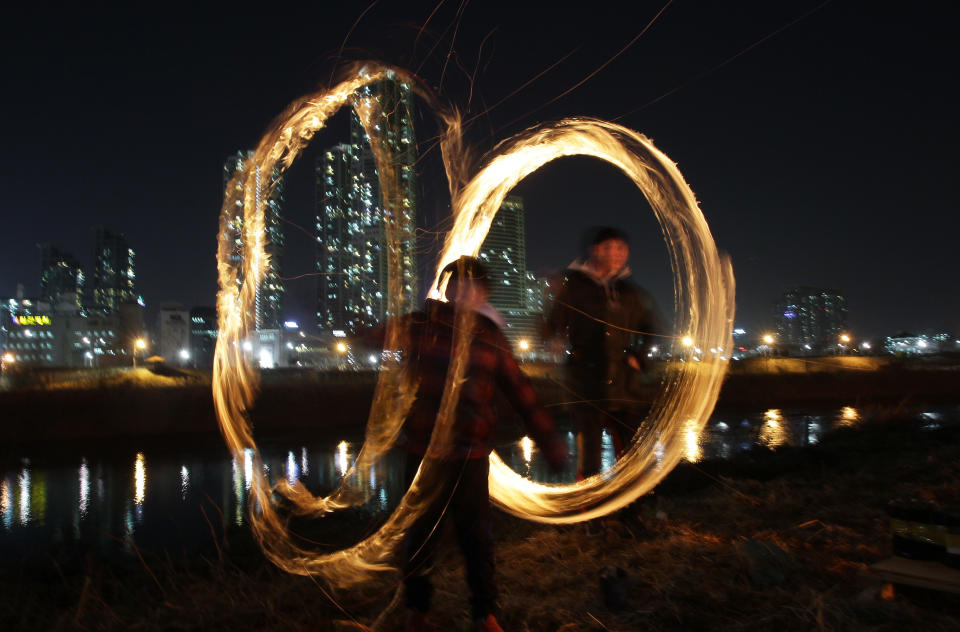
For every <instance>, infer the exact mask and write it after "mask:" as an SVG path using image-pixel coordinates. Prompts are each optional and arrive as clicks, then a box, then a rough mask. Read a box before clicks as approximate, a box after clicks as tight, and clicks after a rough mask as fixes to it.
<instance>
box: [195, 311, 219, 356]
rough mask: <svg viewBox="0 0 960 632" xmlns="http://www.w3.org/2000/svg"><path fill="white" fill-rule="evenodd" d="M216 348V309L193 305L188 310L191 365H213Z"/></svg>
mask: <svg viewBox="0 0 960 632" xmlns="http://www.w3.org/2000/svg"><path fill="white" fill-rule="evenodd" d="M216 348H217V310H216V309H214V308H213V307H194V308H193V309H191V310H190V361H191V363H192V364H193V366H197V367H211V366H213V355H214V352H215V351H216Z"/></svg>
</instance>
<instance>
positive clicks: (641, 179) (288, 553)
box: [213, 64, 733, 588]
mask: <svg viewBox="0 0 960 632" xmlns="http://www.w3.org/2000/svg"><path fill="white" fill-rule="evenodd" d="M384 80H390V81H396V82H401V83H403V84H406V85H408V86H411V87H412V88H413V89H414V90H415V91H416V92H417V94H419V95H420V96H421V97H423V98H424V99H426V100H427V101H428V102H429V103H430V104H431V105H432V106H433V107H434V108H435V110H436V111H437V113H438V116H439V117H440V119H441V121H442V123H443V125H444V133H443V135H442V138H441V148H442V150H443V159H444V164H445V167H446V171H447V177H448V180H449V185H450V190H451V198H452V201H453V213H454V218H455V225H454V228H453V230H452V231H451V233H450V234H449V235H448V237H447V241H446V245H445V247H444V250H443V253H442V255H441V257H440V260H439V262H438V266H437V271H438V272H437V277H438V281H440V279H439V270H441V269H442V268H443V267H444V265H446V264H447V263H448V262H450V261H453V260H455V259H456V258H457V257H459V256H460V255H463V254H471V255H475V254H476V253H477V252H478V251H479V249H480V245H481V244H482V242H483V240H484V238H485V236H486V234H487V231H488V230H489V227H490V223H491V221H492V219H493V216H494V215H495V213H496V212H497V210H498V209H499V207H500V204H501V202H502V201H503V199H504V197H505V196H506V195H507V193H508V192H509V191H510V190H511V189H512V188H513V187H514V186H515V185H516V184H517V183H518V182H519V181H520V180H522V179H523V178H524V177H526V176H527V175H529V174H530V173H532V172H533V171H535V170H537V169H539V168H540V167H541V166H543V165H544V164H546V163H548V162H550V161H552V160H554V159H556V158H559V157H563V156H574V155H585V156H594V157H596V158H600V159H602V160H605V161H607V162H609V163H611V164H613V165H615V166H616V167H618V168H619V169H621V170H622V171H624V173H626V174H627V175H628V176H629V177H630V178H631V179H633V181H634V182H635V183H636V184H637V186H638V187H639V188H640V189H641V191H642V192H643V193H644V195H645V196H646V198H647V200H648V201H649V202H650V205H651V206H652V208H653V210H654V213H655V214H656V216H657V219H658V220H659V222H660V225H661V227H662V229H663V233H664V238H665V240H666V243H667V248H668V252H669V254H670V261H671V266H672V268H673V271H674V293H675V297H674V300H675V306H676V310H675V311H676V313H677V314H678V316H677V318H678V322H677V323H676V330H677V331H678V332H682V335H683V336H689V337H690V338H692V340H693V341H695V344H696V346H698V347H702V348H704V349H708V348H709V349H711V350H713V351H714V352H713V353H712V354H707V355H706V356H705V357H703V358H702V361H701V362H687V363H684V364H680V365H678V366H676V367H674V368H672V369H671V371H670V373H669V375H668V379H667V381H666V386H665V388H664V390H663V392H662V394H661V395H660V397H659V398H658V399H657V401H656V402H655V403H654V405H653V407H652V409H651V412H650V415H649V417H648V419H647V422H646V423H645V424H644V428H643V432H642V433H641V434H638V436H637V437H636V440H635V441H634V443H633V445H632V447H631V448H630V449H629V451H628V452H627V453H626V454H625V456H624V458H623V459H622V460H620V461H619V462H618V463H617V464H616V465H615V466H614V468H613V469H612V470H611V471H609V472H607V473H605V474H603V475H597V476H593V477H590V478H588V479H586V480H585V481H582V482H580V483H577V484H574V485H543V484H538V483H535V482H532V481H529V480H527V479H524V478H521V477H520V476H519V475H518V474H516V473H515V472H513V471H512V470H511V469H510V468H508V467H507V466H506V465H505V464H504V463H503V461H502V460H500V458H499V457H498V456H497V455H496V453H493V454H492V455H491V457H490V458H491V470H490V490H491V495H492V496H493V498H494V500H495V502H496V503H497V504H498V505H500V506H501V507H502V508H504V509H505V510H507V511H510V512H511V513H513V514H515V515H517V516H520V517H524V518H528V519H532V520H538V521H542V522H578V521H581V520H586V519H590V518H593V517H597V516H601V515H604V514H607V513H609V512H611V511H613V510H615V509H617V508H619V507H622V506H624V505H625V504H627V503H629V502H631V501H633V500H634V499H636V498H637V497H639V496H640V495H642V494H644V493H645V492H647V491H649V490H650V489H651V488H653V487H654V486H655V485H656V484H657V483H658V482H659V481H660V480H661V479H662V478H663V477H664V476H665V475H666V474H667V473H668V472H669V471H670V469H672V468H673V466H674V465H675V464H676V463H677V462H678V461H679V459H680V458H682V456H683V454H684V451H685V450H686V449H687V448H688V445H687V444H688V439H689V435H690V433H691V432H693V431H695V432H697V433H699V431H700V430H701V429H702V428H703V425H704V424H705V423H706V421H707V418H708V417H709V414H710V412H711V411H712V409H713V405H714V403H715V402H716V398H717V394H718V392H719V388H720V383H721V381H722V378H723V374H724V372H725V369H726V360H725V355H726V354H728V353H729V351H730V349H731V344H732V339H731V331H732V319H733V274H732V270H731V267H730V264H729V261H728V260H727V259H726V258H724V257H721V256H720V255H719V253H718V252H717V250H716V246H715V245H714V243H713V239H712V237H711V235H710V231H709V229H708V227H707V224H706V221H705V219H704V217H703V215H702V214H701V213H700V210H699V209H698V207H697V203H696V200H695V199H694V196H693V193H692V192H691V191H690V189H689V187H688V186H687V185H686V183H685V182H684V181H683V177H682V176H681V175H680V172H679V171H678V170H677V169H676V166H675V165H674V164H673V163H672V162H670V160H669V159H668V158H667V157H666V156H665V155H664V154H662V153H661V152H660V151H658V150H657V149H656V148H654V147H653V144H652V143H651V142H650V141H649V140H647V139H646V138H645V137H643V136H641V135H639V134H637V133H635V132H633V131H631V130H629V129H626V128H624V127H620V126H618V125H614V124H612V123H608V122H604V121H598V120H589V119H569V120H564V121H561V122H559V123H554V124H550V125H544V126H542V127H540V128H538V129H534V130H531V131H528V132H525V133H523V134H521V135H519V136H517V137H515V138H514V139H511V140H510V141H509V142H507V143H505V144H502V145H501V146H500V147H498V148H497V150H495V152H494V153H493V155H492V157H491V158H490V159H489V160H488V161H487V162H486V164H485V165H484V167H483V169H482V170H481V171H480V172H479V173H478V174H477V175H476V176H475V177H473V178H472V179H471V180H470V181H469V183H466V184H464V183H465V182H466V180H467V178H466V174H465V173H464V169H465V167H464V165H465V160H464V153H463V150H462V146H461V137H460V119H459V116H458V115H457V113H456V112H446V111H442V110H440V109H439V107H438V106H437V105H436V103H435V101H434V100H433V97H432V95H431V94H429V93H427V92H425V91H424V90H422V89H421V88H420V87H419V86H418V85H417V82H416V80H415V78H414V77H412V76H411V75H409V74H408V73H406V72H404V71H401V70H396V69H389V68H387V67H385V66H380V65H374V64H368V65H367V66H365V67H364V68H362V69H361V70H359V71H357V72H356V73H355V74H354V75H353V76H352V77H351V78H350V79H348V80H346V81H344V82H343V83H341V84H339V85H337V86H336V87H334V88H333V89H331V90H329V91H324V92H321V93H318V94H315V95H312V96H310V97H308V98H305V99H303V100H302V101H299V102H297V103H294V104H293V105H292V106H291V107H290V108H289V109H288V111H287V112H286V113H284V115H282V116H281V117H280V118H278V122H277V123H276V124H275V125H274V126H273V128H272V129H271V130H270V131H269V132H268V133H267V134H266V135H265V136H264V138H263V139H262V140H261V142H260V144H259V146H258V147H257V149H256V151H255V153H254V155H253V157H252V158H251V159H250V160H248V161H247V162H246V164H245V165H244V166H243V169H241V170H240V171H239V172H238V173H237V174H236V175H235V176H234V178H233V179H232V180H231V181H230V182H229V183H228V185H227V191H226V196H225V200H224V205H223V209H222V212H221V225H222V226H224V227H226V226H228V225H231V224H233V225H240V226H242V231H243V232H242V239H241V240H240V243H239V244H237V243H235V242H234V238H233V235H232V234H231V232H230V231H228V230H222V231H221V233H220V243H219V248H218V253H217V256H218V271H219V282H220V292H219V293H218V296H217V311H218V316H219V327H220V335H219V337H218V339H217V348H216V355H215V359H214V372H213V396H214V404H215V407H216V411H217V417H218V420H219V422H220V428H221V431H222V433H223V435H224V438H225V440H226V443H227V445H228V447H229V448H230V450H231V451H232V452H233V454H234V456H235V458H237V459H238V460H239V461H243V459H244V458H245V456H246V458H248V459H250V458H251V457H250V455H251V454H252V462H253V468H252V474H253V476H252V483H251V487H250V493H251V496H252V498H253V501H254V502H251V503H250V525H251V528H252V530H253V531H254V533H255V535H256V537H257V539H258V540H259V542H260V544H261V546H262V548H263V550H264V552H265V554H266V555H267V557H268V558H269V559H270V560H271V561H273V562H274V563H275V564H277V565H278V566H280V567H281V568H283V569H285V570H287V571H289V572H291V573H297V574H305V575H307V574H309V575H318V576H321V577H323V578H325V579H326V580H327V581H328V584H329V585H330V586H332V587H341V588H344V587H349V586H353V585H356V584H357V583H359V582H361V581H363V580H365V579H367V578H369V577H370V575H371V573H373V572H374V571H380V570H388V569H391V568H392V567H391V566H390V561H391V558H392V555H393V551H394V549H395V548H396V544H397V543H398V541H399V539H400V538H401V537H402V535H403V533H404V531H405V530H406V528H407V527H408V526H409V525H410V524H411V523H412V522H413V520H414V519H415V518H416V517H417V516H418V515H420V513H421V512H422V511H423V510H424V508H425V507H427V506H428V505H429V504H430V503H432V502H437V501H442V500H443V499H437V498H434V496H435V494H433V493H432V492H431V490H433V489H435V488H436V487H437V486H436V485H432V484H431V480H434V479H435V478H436V476H438V475H439V474H438V471H437V467H436V466H437V464H438V462H439V460H440V459H442V458H443V456H444V454H445V452H446V450H447V448H448V446H450V445H451V437H452V434H451V433H452V426H453V417H454V410H455V408H456V405H457V401H458V398H459V386H460V384H461V383H462V378H463V375H464V373H465V365H466V359H467V349H468V348H469V345H470V339H469V334H468V333H463V334H460V333H458V334H457V336H456V339H455V341H454V346H453V349H454V351H453V354H452V355H451V363H450V369H449V372H448V376H447V382H446V386H445V390H444V395H443V399H442V401H441V406H440V411H439V413H438V416H437V422H436V425H435V427H434V433H433V437H432V440H431V445H430V449H429V450H428V453H427V456H426V457H425V458H424V460H423V462H422V463H421V466H420V469H419V471H418V472H417V475H416V477H415V478H414V480H413V482H412V484H411V486H410V488H409V490H408V491H407V493H406V495H405V496H404V497H403V499H402V500H401V502H400V504H399V506H398V507H397V508H396V510H394V512H393V514H392V515H391V516H390V517H389V518H388V520H387V521H386V523H385V524H384V526H383V527H382V528H381V529H380V531H378V532H377V533H375V534H374V535H372V536H370V537H369V538H367V539H365V540H363V541H361V542H359V543H357V544H356V545H354V546H352V547H350V548H347V549H344V550H341V551H337V552H334V553H328V554H320V553H318V552H316V551H313V550H309V549H305V548H303V547H301V546H300V545H299V544H298V543H297V542H296V541H295V540H294V537H293V536H292V535H291V533H290V532H289V531H288V530H287V528H286V525H285V521H284V518H283V516H282V515H281V514H280V513H279V512H278V505H277V502H276V498H277V496H282V497H284V498H285V499H286V501H287V502H286V503H285V504H286V505H287V506H288V507H289V511H291V512H294V513H296V514H298V515H305V516H313V517H321V516H324V515H326V514H328V513H331V512H334V511H337V510H339V509H343V508H345V507H349V506H356V505H359V504H362V503H364V502H366V501H367V500H368V499H369V494H370V491H369V488H368V487H367V486H366V485H361V484H358V483H357V479H356V476H355V473H356V472H358V471H367V470H369V469H370V468H371V467H375V466H376V465H377V464H378V462H379V460H380V458H381V457H382V456H383V454H384V453H385V452H386V451H387V450H388V449H389V448H390V447H391V446H392V445H393V443H394V441H395V439H396V437H397V435H398V434H399V432H400V428H401V426H402V424H403V421H404V418H405V416H406V414H407V412H408V410H409V407H410V405H411V403H412V401H413V397H414V393H415V392H416V386H417V385H416V383H415V382H414V377H415V376H411V375H410V374H409V372H408V371H407V370H406V369H405V366H404V361H405V358H404V357H403V354H402V353H399V352H400V351H401V350H403V349H404V348H405V344H404V342H405V327H404V324H403V320H404V319H403V315H404V314H408V313H409V312H410V311H412V307H413V306H411V305H409V304H407V303H408V300H409V299H408V297H406V296H404V293H403V292H402V291H401V289H400V288H401V278H402V275H403V265H404V263H403V257H402V255H401V248H400V244H401V241H402V230H403V228H402V225H401V217H402V215H403V213H402V209H401V197H402V196H401V194H400V186H399V183H398V181H397V177H396V171H395V170H394V169H393V168H392V165H393V164H394V162H395V159H394V156H392V155H391V153H390V146H389V143H387V142H385V140H384V139H385V138H386V136H387V132H388V130H387V129H384V125H383V121H384V120H385V119H384V117H383V116H382V114H383V113H382V112H381V110H380V107H381V103H380V102H379V100H378V99H377V98H376V97H375V96H369V93H368V92H363V89H364V88H365V87H367V86H370V85H372V84H375V83H377V82H380V81H384ZM348 103H349V104H350V105H351V106H352V107H353V109H354V111H355V112H356V114H357V116H358V118H359V119H360V122H361V124H362V125H363V127H364V130H365V131H366V133H367V136H368V137H369V139H370V145H371V148H372V150H373V154H374V158H375V161H376V166H377V172H378V174H379V176H380V189H381V195H382V198H383V206H384V210H385V213H384V215H385V217H384V218H383V221H384V223H385V227H386V235H387V259H388V270H389V281H388V308H387V311H388V313H389V314H394V315H400V316H399V317H398V318H391V319H389V320H388V322H387V326H386V337H385V344H384V349H385V350H389V351H393V352H395V353H388V354H384V358H385V360H384V362H383V365H382V367H381V371H380V376H379V380H378V383H377V388H376V391H375V393H374V400H373V405H372V407H371V410H370V414H369V418H368V421H367V428H366V437H365V441H364V445H363V447H362V449H361V450H360V452H359V454H358V456H357V460H356V463H355V464H354V466H353V467H352V468H351V469H350V470H349V471H348V472H347V473H346V475H345V477H344V480H343V482H342V483H341V485H340V487H339V488H338V489H337V490H335V491H334V492H333V493H332V494H330V495H329V496H326V497H316V496H314V495H313V494H311V493H310V492H309V491H308V490H306V489H305V488H304V487H303V486H302V485H301V484H300V483H299V482H298V481H296V479H294V482H293V484H291V483H290V482H288V481H287V480H286V479H284V478H283V477H280V480H279V482H278V483H277V484H276V485H271V482H270V479H269V477H268V476H267V475H266V473H265V471H264V467H263V462H262V459H261V458H260V454H259V452H258V450H257V446H256V443H255V441H254V439H253V434H252V430H251V426H250V419H249V410H250V408H251V407H252V405H253V403H254V401H255V399H256V395H257V390H258V386H259V380H258V373H257V371H256V370H255V369H254V367H253V366H251V364H250V359H249V357H248V354H246V353H245V352H244V349H243V347H244V342H246V341H248V340H249V338H250V337H251V336H253V335H255V329H256V326H255V315H254V313H255V309H254V301H255V299H256V289H257V286H258V285H259V283H260V282H261V280H262V279H263V276H264V271H265V269H266V264H267V255H266V253H265V250H264V246H265V244H264V241H265V234H266V233H265V221H264V208H263V206H264V202H263V200H265V199H267V198H268V195H266V194H264V191H263V188H264V184H263V182H264V181H270V178H261V174H274V173H280V172H282V171H283V170H284V169H286V168H287V167H289V166H290V165H291V164H292V163H293V162H294V160H295V159H296V158H297V156H298V155H299V153H300V152H301V151H302V149H303V148H304V147H305V146H306V145H307V144H308V143H309V142H310V140H311V138H312V137H313V135H314V134H315V133H316V132H317V131H318V130H320V129H321V128H322V127H323V126H324V125H325V123H326V121H327V119H329V117H330V116H332V115H333V114H334V113H335V112H336V111H337V110H339V109H340V108H341V107H342V106H343V105H345V104H348ZM238 212H242V214H241V215H238ZM238 249H239V251H238ZM237 255H240V256H239V258H238V257H237ZM237 260H240V261H241V262H242V263H241V264H240V268H239V269H238V268H237V266H236V265H234V263H232V262H233V261H237ZM456 318H457V331H458V332H469V331H471V329H472V327H471V326H470V319H471V318H472V314H471V313H469V312H458V313H457V316H456Z"/></svg>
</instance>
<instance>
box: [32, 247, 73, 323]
mask: <svg viewBox="0 0 960 632" xmlns="http://www.w3.org/2000/svg"><path fill="white" fill-rule="evenodd" d="M83 281H84V278H83V270H81V269H80V264H79V263H78V262H77V260H76V258H74V256H73V255H72V254H70V253H68V252H66V251H64V250H61V249H60V248H58V247H56V246H54V245H52V244H49V243H43V244H40V300H41V301H43V302H45V303H49V304H50V308H51V309H57V308H58V307H59V306H60V305H61V304H64V303H69V304H70V307H71V308H73V309H75V310H76V311H78V312H79V311H81V310H82V309H83Z"/></svg>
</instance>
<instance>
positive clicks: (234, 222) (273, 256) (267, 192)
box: [221, 151, 285, 329]
mask: <svg viewBox="0 0 960 632" xmlns="http://www.w3.org/2000/svg"><path fill="white" fill-rule="evenodd" d="M252 157H253V152H252V151H239V152H237V153H236V154H234V155H232V156H230V157H229V158H228V159H227V161H226V162H225V163H224V165H223V184H224V191H226V187H227V186H228V185H229V184H230V180H231V179H232V178H233V177H234V175H236V174H237V173H238V172H241V171H245V170H246V169H247V167H248V166H249V165H250V160H251V158H252ZM256 170H257V171H256V176H255V184H254V186H255V187H256V191H255V192H254V199H255V200H256V203H257V204H258V205H262V207H263V214H264V225H265V228H266V244H265V246H264V251H265V252H266V254H267V269H266V270H265V271H264V275H263V281H262V282H261V283H260V285H259V286H258V287H257V292H256V301H255V310H256V314H255V317H256V326H257V329H279V328H280V326H281V325H282V323H283V305H284V292H285V288H284V284H283V280H282V277H283V246H284V243H285V236H284V232H283V226H282V224H281V217H282V210H283V177H282V176H281V175H280V170H279V169H276V168H274V169H273V172H272V173H270V174H262V173H260V167H256ZM235 186H236V187H237V189H238V192H239V193H241V195H240V196H239V199H238V200H237V207H236V209H235V212H234V214H233V216H232V217H231V218H229V219H228V220H227V221H226V225H225V226H222V227H221V230H225V231H229V233H230V234H231V235H232V237H233V242H234V254H233V256H232V257H231V261H232V263H233V264H234V265H236V266H237V269H238V271H239V272H241V276H240V277H238V278H239V279H241V280H242V270H243V268H242V266H241V265H240V264H241V263H242V252H243V250H242V245H243V202H242V199H243V196H242V192H243V187H244V181H243V179H241V180H238V181H237V182H236V183H235Z"/></svg>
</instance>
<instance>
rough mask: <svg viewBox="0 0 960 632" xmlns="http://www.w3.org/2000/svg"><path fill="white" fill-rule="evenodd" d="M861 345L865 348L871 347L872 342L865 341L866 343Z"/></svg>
mask: <svg viewBox="0 0 960 632" xmlns="http://www.w3.org/2000/svg"><path fill="white" fill-rule="evenodd" d="M860 346H861V347H863V348H864V349H869V348H870V343H869V342H865V343H863V344H862V345H860Z"/></svg>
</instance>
